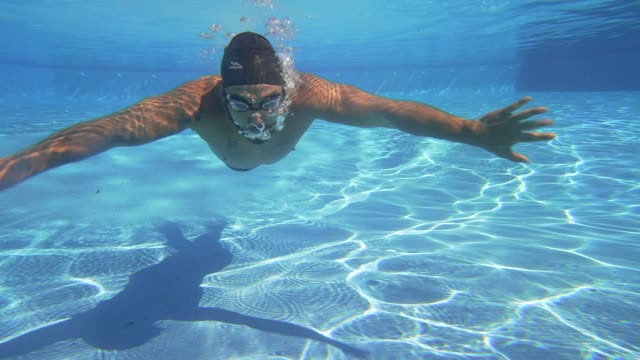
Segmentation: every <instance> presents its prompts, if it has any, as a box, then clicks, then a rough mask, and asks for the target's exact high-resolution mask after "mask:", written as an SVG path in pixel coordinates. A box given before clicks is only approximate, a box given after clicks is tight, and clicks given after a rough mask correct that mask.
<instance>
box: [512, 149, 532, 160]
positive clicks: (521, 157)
mask: <svg viewBox="0 0 640 360" xmlns="http://www.w3.org/2000/svg"><path fill="white" fill-rule="evenodd" d="M508 159H509V160H511V161H515V162H523V163H528V162H530V161H529V158H527V157H526V156H524V155H522V154H518V153H516V152H513V151H512V152H511V154H509V157H508Z"/></svg>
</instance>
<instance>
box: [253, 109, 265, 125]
mask: <svg viewBox="0 0 640 360" xmlns="http://www.w3.org/2000/svg"><path fill="white" fill-rule="evenodd" d="M251 121H252V122H254V123H256V124H261V125H264V121H263V120H262V115H260V113H258V112H255V113H253V114H251Z"/></svg>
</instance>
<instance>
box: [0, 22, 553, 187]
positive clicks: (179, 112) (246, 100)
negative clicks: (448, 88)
mask: <svg viewBox="0 0 640 360" xmlns="http://www.w3.org/2000/svg"><path fill="white" fill-rule="evenodd" d="M297 77H298V79H297V80H296V81H295V82H294V83H293V85H292V86H286V85H287V84H286V82H285V78H284V76H283V69H282V65H281V63H280V61H279V58H278V56H277V54H276V53H275V51H274V48H273V47H272V45H271V44H270V43H269V41H268V40H267V39H266V38H264V37H263V36H261V35H258V34H255V33H251V32H245V33H241V34H238V35H236V36H234V37H233V38H232V40H231V41H230V43H229V44H228V45H227V47H226V48H225V49H224V55H223V58H222V63H221V73H220V75H219V76H216V75H211V76H204V77H202V78H199V79H197V80H193V81H190V82H187V83H185V84H183V85H181V86H179V87H177V88H176V89H174V90H171V91H169V92H167V93H164V94H161V95H158V96H154V97H150V98H147V99H144V100H142V101H140V102H139V103H137V104H135V105H133V106H131V107H129V108H126V109H124V110H121V111H119V112H116V113H114V114H111V115H107V116H104V117H101V118H98V119H95V120H90V121H86V122H81V123H78V124H76V125H73V126H71V127H69V128H66V129H64V130H61V131H59V132H57V133H54V134H52V135H50V136H48V137H47V138H45V139H43V140H42V141H40V142H38V143H37V144H34V145H32V146H31V147H28V148H26V149H24V150H22V151H20V152H17V153H15V154H13V155H10V156H7V157H4V158H0V190H3V189H7V188H9V187H11V186H13V185H15V184H18V183H19V182H21V181H23V180H25V179H27V178H29V177H31V176H34V175H36V174H39V173H41V172H44V171H46V170H49V169H52V168H54V167H57V166H60V165H64V164H67V163H70V162H74V161H79V160H82V159H85V158H88V157H90V156H93V155H96V154H98V153H101V152H103V151H106V150H108V149H110V148H113V147H117V146H134V145H142V144H146V143H149V142H152V141H155V140H158V139H162V138H164V137H167V136H171V135H174V134H177V133H179V132H181V131H183V130H186V129H193V130H194V131H195V132H196V133H197V134H198V135H199V136H200V137H201V138H202V140H204V141H206V142H207V144H208V145H209V148H210V149H211V151H212V152H213V153H214V154H215V155H216V156H217V157H218V158H219V159H220V160H221V161H223V162H224V163H225V164H226V165H227V166H228V167H229V168H231V169H234V170H238V171H246V170H250V169H253V168H255V167H257V166H260V165H265V164H273V163H275V162H277V161H280V160H281V159H283V158H284V157H285V156H287V154H288V153H289V152H290V151H292V150H293V149H294V147H295V146H296V144H297V143H298V141H299V140H300V138H301V137H302V136H303V135H304V133H305V132H306V131H307V129H309V126H310V125H311V123H312V122H313V121H314V120H315V119H322V120H325V121H328V122H333V123H338V124H346V125H351V126H356V127H362V128H374V127H379V128H391V129H397V130H399V131H403V132H406V133H409V134H412V135H415V136H424V137H433V138H438V139H445V140H449V141H454V142H459V143H464V144H468V145H472V146H476V147H478V148H482V149H485V150H488V151H490V152H492V153H494V154H496V155H497V156H500V157H502V158H505V159H508V160H511V161H515V162H528V161H529V160H528V159H527V157H525V156H524V155H522V154H518V153H516V152H514V151H513V150H512V147H513V146H514V145H515V144H517V143H520V142H533V141H544V140H551V139H553V138H554V137H555V135H554V134H553V133H542V132H531V130H535V129H538V128H541V127H544V126H549V125H552V121H551V120H549V119H541V120H531V121H524V120H527V119H529V118H531V117H533V116H535V115H539V114H542V113H544V112H546V111H547V109H546V108H544V107H536V108H532V109H529V110H525V111H521V112H518V113H516V110H518V109H519V108H520V107H521V106H523V105H524V104H526V103H527V102H529V101H530V100H531V98H530V97H524V98H522V99H520V100H519V101H517V102H515V103H513V104H511V105H509V106H507V107H505V108H502V109H499V110H495V111H493V112H490V113H488V114H486V115H484V116H483V117H481V118H480V119H477V120H468V119H464V118H461V117H458V116H455V115H452V114H449V113H446V112H444V111H441V110H438V109H436V108H434V107H431V106H428V105H426V104H422V103H418V102H412V101H402V100H393V99H389V98H384V97H381V96H376V95H373V94H370V93H367V92H365V91H363V90H360V89H358V88H356V87H353V86H350V85H346V84H339V83H335V82H331V81H328V80H326V79H323V78H321V77H318V76H315V75H312V74H308V73H300V74H298V76H297Z"/></svg>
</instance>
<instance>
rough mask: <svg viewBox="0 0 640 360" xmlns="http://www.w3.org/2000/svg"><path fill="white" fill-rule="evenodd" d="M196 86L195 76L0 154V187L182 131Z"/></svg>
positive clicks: (193, 113) (197, 96) (195, 100)
mask: <svg viewBox="0 0 640 360" xmlns="http://www.w3.org/2000/svg"><path fill="white" fill-rule="evenodd" d="M202 87H203V84H202V82H200V81H198V80H196V81H193V82H190V83H187V84H185V85H182V86H180V87H178V88H176V89H174V90H172V91H169V92H167V93H165V94H162V95H159V96H155V97H151V98H148V99H145V100H143V101H141V102H139V103H137V104H135V105H133V106H131V107H129V108H127V109H125V110H122V111H120V112H117V113H114V114H112V115H108V116H105V117H102V118H98V119H96V120H91V121H86V122H82V123H78V124H76V125H73V126H71V127H69V128H67V129H64V130H61V131H59V132H57V133H54V134H52V135H50V136H48V137H47V138H45V139H43V140H42V141H40V142H39V143H37V144H35V145H33V146H31V147H28V148H26V149H24V150H22V151H20V152H18V153H15V154H13V155H10V156H7V157H4V158H0V190H4V189H6V188H8V187H10V186H12V185H15V184H17V183H19V182H21V181H23V180H25V179H27V178H29V177H31V176H33V175H36V174H38V173H41V172H43V171H46V170H48V169H51V168H54V167H56V166H60V165H64V164H67V163H70V162H74V161H78V160H82V159H85V158H87V157H89V156H92V155H96V154H98V153H101V152H103V151H105V150H108V149H110V148H112V147H116V146H133V145H142V144H145V143H148V142H151V141H154V140H157V139H160V138H163V137H166V136H169V135H172V134H176V133H178V132H180V131H182V130H184V129H185V128H187V127H188V126H189V125H190V124H191V122H192V121H193V120H194V119H195V118H196V117H197V114H198V109H199V107H200V102H201V94H202Z"/></svg>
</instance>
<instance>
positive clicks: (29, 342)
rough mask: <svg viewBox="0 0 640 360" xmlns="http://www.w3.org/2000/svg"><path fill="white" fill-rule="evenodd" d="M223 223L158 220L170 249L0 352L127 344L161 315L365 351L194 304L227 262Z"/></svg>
mask: <svg viewBox="0 0 640 360" xmlns="http://www.w3.org/2000/svg"><path fill="white" fill-rule="evenodd" d="M224 226H225V224H213V225H211V226H210V229H209V231H208V232H207V233H206V234H204V235H202V236H200V237H198V238H196V239H194V240H193V241H189V240H187V239H185V238H184V236H183V234H182V231H181V230H180V227H179V226H178V225H177V224H174V223H166V224H164V225H162V226H160V227H159V230H160V232H161V233H162V234H163V235H164V237H165V238H166V239H167V243H168V245H169V246H171V247H172V248H173V249H174V250H175V253H174V254H172V255H170V256H168V257H166V258H165V259H164V260H163V261H161V262H160V263H158V264H157V265H154V266H150V267H148V268H146V269H143V270H142V271H140V272H138V273H136V274H133V275H132V276H131V277H130V280H129V283H128V284H127V286H126V287H125V288H124V290H123V291H122V292H120V293H118V294H117V295H116V296H115V297H113V298H111V299H109V300H106V301H103V302H101V303H99V304H98V305H97V306H96V307H95V308H94V309H92V310H89V311H87V312H85V313H81V314H78V315H75V316H73V317H72V318H70V319H68V320H65V321H62V322H59V323H56V324H53V325H49V326H46V327H43V328H40V329H37V330H34V331H32V332H29V333H26V334H24V335H22V336H19V337H17V338H15V339H12V340H10V341H7V342H5V343H2V344H0V358H4V357H12V356H18V355H25V354H27V353H30V352H32V351H34V350H37V349H40V348H43V347H45V346H48V345H51V344H54V343H57V342H59V341H63V340H67V339H82V340H83V341H84V342H86V343H87V344H89V345H91V346H93V347H95V348H99V349H103V350H126V349H131V348H134V347H137V346H140V345H142V344H144V343H146V342H148V341H150V340H151V339H153V338H154V337H155V336H157V335H158V334H160V333H161V332H162V329H161V328H159V327H157V326H156V325H155V324H156V322H158V321H162V320H177V321H219V322H224V323H229V324H235V325H245V326H250V327H252V328H255V329H259V330H262V331H267V332H271V333H276V334H281V335H286V336H294V337H299V338H306V339H311V340H315V341H319V342H322V343H325V344H329V345H332V346H335V347H337V348H339V349H340V350H342V351H343V352H345V353H347V354H350V355H353V356H357V357H363V356H365V355H366V353H365V352H364V351H363V350H360V349H358V348H355V347H353V346H350V345H348V344H345V343H342V342H339V341H337V340H334V339H331V338H328V337H326V336H324V335H322V334H320V333H318V332H316V331H314V330H312V329H308V328H305V327H302V326H299V325H295V324H291V323H287V322H283V321H276V320H268V319H262V318H257V317H252V316H247V315H243V314H239V313H235V312H232V311H228V310H224V309H218V308H202V307H199V306H198V304H199V302H200V298H201V297H202V294H203V291H202V288H201V287H200V283H201V282H202V278H203V277H204V276H205V275H207V274H211V273H215V272H217V271H220V270H222V269H223V268H224V267H225V266H227V265H228V264H230V263H231V253H230V252H229V251H227V250H226V249H225V248H223V247H222V245H221V244H220V241H219V240H220V237H221V234H222V231H223V229H224Z"/></svg>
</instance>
